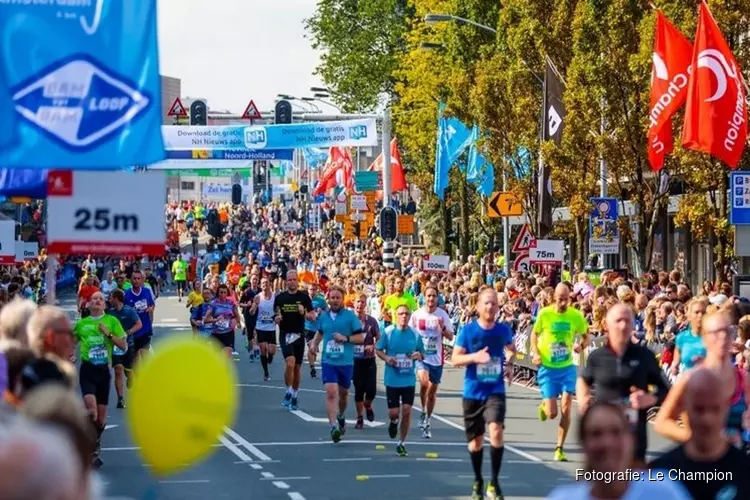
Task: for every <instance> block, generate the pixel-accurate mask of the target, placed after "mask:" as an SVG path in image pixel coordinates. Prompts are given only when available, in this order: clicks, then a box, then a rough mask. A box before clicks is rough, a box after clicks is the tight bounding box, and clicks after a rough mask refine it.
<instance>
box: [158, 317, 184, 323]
mask: <svg viewBox="0 0 750 500" xmlns="http://www.w3.org/2000/svg"><path fill="white" fill-rule="evenodd" d="M161 320H162V321H163V322H164V323H179V322H180V320H179V319H177V318H162V319H161Z"/></svg>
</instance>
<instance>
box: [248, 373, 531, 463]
mask: <svg viewBox="0 0 750 500" xmlns="http://www.w3.org/2000/svg"><path fill="white" fill-rule="evenodd" d="M237 386H238V387H259V388H261V389H276V390H278V389H285V387H281V386H278V385H261V384H237ZM299 390H300V392H315V393H318V394H325V391H322V390H320V389H301V388H300V389H299ZM377 398H378V399H385V397H383V396H377ZM412 408H414V409H415V410H417V411H418V412H422V408H420V407H418V406H412ZM432 418H434V419H435V420H437V421H438V422H442V423H444V424H445V425H448V426H450V427H453V428H454V429H456V430H459V431H461V432H464V430H465V429H464V428H463V426H461V425H459V424H457V423H455V422H453V421H451V420H448V419H447V418H444V417H441V416H440V415H436V414H433V415H432ZM489 440H490V438H489V436H485V441H487V442H489ZM350 442H351V441H350ZM378 444H379V443H378ZM410 444H412V445H414V444H416V443H410ZM462 446H466V445H465V444H462ZM505 449H506V450H508V451H510V452H512V453H515V454H516V455H519V456H521V457H523V458H525V459H527V460H530V461H532V462H539V463H543V462H544V460H542V459H541V458H539V457H535V456H534V455H532V454H530V453H526V452H525V451H523V450H519V449H518V448H516V447H515V446H511V445H509V444H507V443H506V444H505Z"/></svg>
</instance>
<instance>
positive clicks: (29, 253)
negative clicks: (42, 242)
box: [16, 241, 39, 263]
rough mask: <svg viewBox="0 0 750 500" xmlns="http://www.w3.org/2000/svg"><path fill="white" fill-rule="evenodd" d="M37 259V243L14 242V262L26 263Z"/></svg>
mask: <svg viewBox="0 0 750 500" xmlns="http://www.w3.org/2000/svg"><path fill="white" fill-rule="evenodd" d="M37 258H39V243H37V242H30V241H16V262H18V263H20V262H26V261H27V260H36V259H37Z"/></svg>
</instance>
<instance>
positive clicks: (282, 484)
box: [273, 481, 289, 490]
mask: <svg viewBox="0 0 750 500" xmlns="http://www.w3.org/2000/svg"><path fill="white" fill-rule="evenodd" d="M273 485H274V486H276V487H277V488H281V489H282V490H288V489H289V485H288V484H286V483H285V482H284V481H274V482H273Z"/></svg>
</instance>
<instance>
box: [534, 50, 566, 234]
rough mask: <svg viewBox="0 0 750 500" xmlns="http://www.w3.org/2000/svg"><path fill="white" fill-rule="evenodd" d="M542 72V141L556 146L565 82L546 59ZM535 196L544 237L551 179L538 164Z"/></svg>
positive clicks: (549, 224)
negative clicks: (536, 196) (537, 201)
mask: <svg viewBox="0 0 750 500" xmlns="http://www.w3.org/2000/svg"><path fill="white" fill-rule="evenodd" d="M546 62H547V64H546V66H545V71H544V109H543V111H544V116H543V119H542V125H543V126H542V141H553V142H554V143H555V144H557V145H558V146H559V145H560V141H561V140H562V133H563V126H564V121H565V106H564V105H563V92H565V82H564V81H563V79H562V77H561V76H560V73H558V71H557V69H556V68H555V65H554V64H553V63H552V60H551V59H550V58H549V57H547V58H546ZM538 176H539V177H538V186H537V188H538V189H537V194H538V199H539V213H538V218H537V222H538V223H539V236H542V237H543V236H546V235H547V234H548V233H549V232H550V231H551V230H552V179H551V178H550V170H549V168H547V166H546V165H545V164H544V161H540V162H539V174H538Z"/></svg>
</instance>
